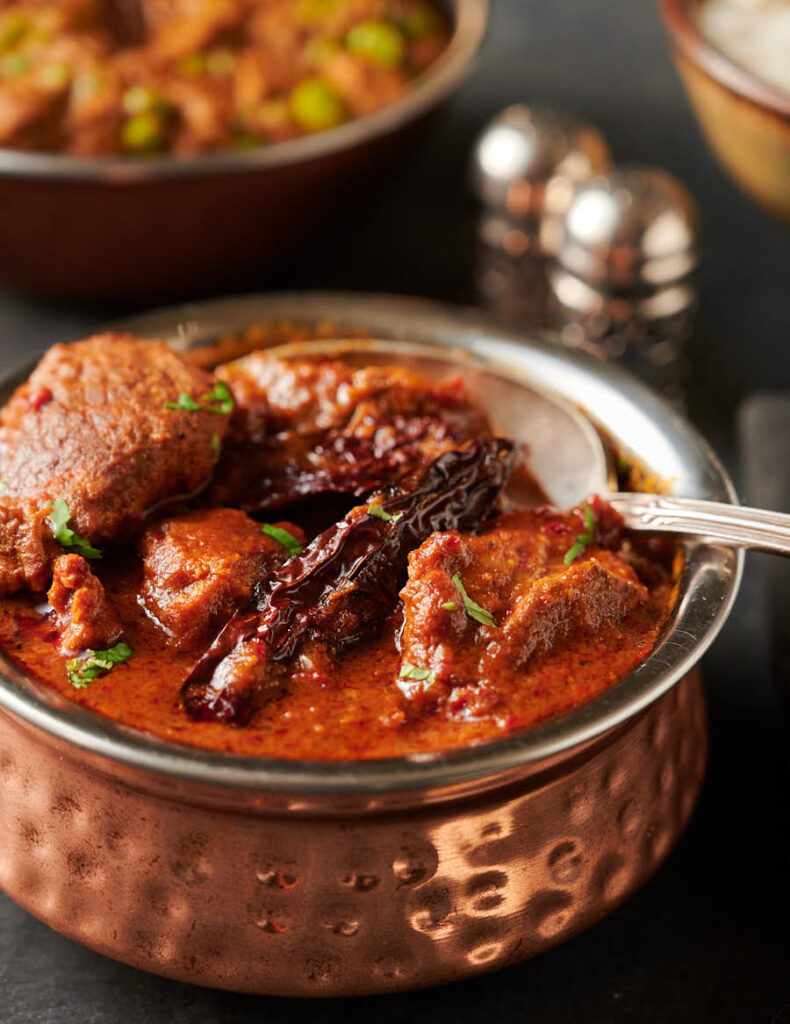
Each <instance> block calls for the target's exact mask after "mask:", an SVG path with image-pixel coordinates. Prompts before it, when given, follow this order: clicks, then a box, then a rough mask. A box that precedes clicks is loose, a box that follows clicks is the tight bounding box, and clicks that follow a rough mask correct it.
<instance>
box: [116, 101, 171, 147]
mask: <svg viewBox="0 0 790 1024" xmlns="http://www.w3.org/2000/svg"><path fill="white" fill-rule="evenodd" d="M164 140H165V124H164V121H163V120H162V117H161V115H160V114H158V113H156V112H155V111H153V110H146V111H144V112H143V113H141V114H135V115H134V117H130V118H129V119H128V121H126V122H125V123H124V125H123V128H122V129H121V142H122V144H123V148H124V149H125V150H126V151H127V152H129V153H156V152H158V151H159V150H160V149H162V146H163V144H164Z"/></svg>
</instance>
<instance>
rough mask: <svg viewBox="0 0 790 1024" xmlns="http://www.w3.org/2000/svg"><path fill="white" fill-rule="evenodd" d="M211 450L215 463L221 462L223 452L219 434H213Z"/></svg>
mask: <svg viewBox="0 0 790 1024" xmlns="http://www.w3.org/2000/svg"><path fill="white" fill-rule="evenodd" d="M211 452H212V454H213V456H214V465H216V464H217V463H218V462H219V457H220V455H221V454H222V441H220V439H219V434H212V435H211Z"/></svg>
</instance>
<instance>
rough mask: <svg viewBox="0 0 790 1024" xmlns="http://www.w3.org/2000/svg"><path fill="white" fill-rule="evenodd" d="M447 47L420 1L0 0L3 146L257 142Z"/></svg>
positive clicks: (207, 146)
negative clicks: (131, 13)
mask: <svg viewBox="0 0 790 1024" xmlns="http://www.w3.org/2000/svg"><path fill="white" fill-rule="evenodd" d="M124 6H125V7H127V8H131V9H135V8H138V7H139V12H138V14H139V16H138V17H134V18H129V17H126V18H123V17H119V16H118V15H117V14H116V13H115V12H117V11H121V12H123V10H124ZM130 22H131V24H130ZM138 22H139V24H138ZM448 41H449V24H448V22H447V21H446V20H445V18H444V16H443V15H442V14H440V13H439V11H438V9H436V8H435V7H434V6H433V5H432V4H431V3H430V2H429V0H210V2H209V0H139V3H138V2H137V0H135V2H132V3H127V4H126V5H124V4H122V3H120V2H119V0H115V2H114V3H113V2H111V0H63V2H61V3H58V4H52V3H46V2H42V0H20V2H13V0H12V2H8V0H0V146H5V147H10V148H15V149H25V150H39V151H51V152H63V153H69V154H72V155H76V156H83V157H94V156H115V155H128V156H144V155H151V154H157V153H175V154H179V155H190V154H196V153H202V152H207V151H212V150H218V149H228V148H239V149H248V148H256V147H259V146H265V145H269V144H271V143H275V142H280V141H284V140H287V139H292V138H296V137H298V136H300V135H305V134H312V133H316V132H322V131H326V130H327V129H330V128H334V127H336V126H338V125H340V124H342V123H344V122H345V121H348V120H351V119H354V118H358V117H362V116H364V115H366V114H370V113H373V112H374V111H376V110H378V109H380V108H381V107H384V106H387V105H388V104H390V103H393V102H395V101H396V100H398V99H399V98H400V97H402V96H403V95H404V94H405V93H406V92H408V90H409V89H410V87H411V84H412V82H413V81H414V79H415V78H416V77H418V76H419V75H420V74H421V72H423V71H424V70H425V69H426V68H427V67H428V66H429V65H430V64H431V63H433V62H434V61H435V60H436V59H437V58H438V57H439V56H440V54H441V53H442V52H443V51H444V50H445V48H446V46H447V44H448Z"/></svg>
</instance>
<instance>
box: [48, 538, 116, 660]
mask: <svg viewBox="0 0 790 1024" xmlns="http://www.w3.org/2000/svg"><path fill="white" fill-rule="evenodd" d="M47 600H48V601H49V603H50V604H51V605H52V607H53V608H54V609H55V614H56V616H57V621H58V631H59V634H60V635H59V642H58V646H59V648H60V651H61V653H62V654H79V653H80V652H81V651H85V650H88V649H89V648H93V649H97V650H105V649H106V648H108V647H112V646H113V644H115V643H117V642H118V641H119V640H120V639H121V636H122V635H123V629H122V628H121V623H120V622H119V621H118V616H117V615H116V614H115V609H114V608H113V607H112V605H111V604H110V603H109V601H108V600H107V595H106V594H105V593H104V587H103V586H102V585H101V582H100V581H99V580H98V579H97V578H96V577H95V576H94V575H93V573H92V572H91V569H90V566H89V565H88V563H87V562H86V561H85V559H84V558H81V557H80V556H79V555H61V556H60V558H57V559H55V564H54V566H53V567H52V586H51V587H50V588H49V591H48V593H47Z"/></svg>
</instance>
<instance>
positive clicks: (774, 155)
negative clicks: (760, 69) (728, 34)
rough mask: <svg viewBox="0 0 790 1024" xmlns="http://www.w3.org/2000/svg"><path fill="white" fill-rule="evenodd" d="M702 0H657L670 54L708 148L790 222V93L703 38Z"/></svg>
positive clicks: (744, 186) (757, 196)
mask: <svg viewBox="0 0 790 1024" xmlns="http://www.w3.org/2000/svg"><path fill="white" fill-rule="evenodd" d="M700 2H701V0H659V8H660V10H661V14H662V16H663V19H664V24H665V26H666V29H667V32H668V33H669V37H670V42H671V44H672V52H673V55H674V58H675V63H676V64H677V67H678V70H679V71H680V75H681V77H682V79H683V82H684V84H685V86H686V91H687V92H688V95H689V99H690V100H691V105H692V107H693V108H694V111H695V113H696V115H697V118H698V119H699V122H700V125H701V126H702V129H703V131H704V132H705V135H706V136H707V139H708V142H709V143H710V145H711V148H712V149H713V151H714V152H715V153H716V155H717V156H718V158H719V159H720V160H721V162H722V164H723V165H724V166H725V167H726V168H727V170H728V171H729V172H730V174H731V175H732V176H733V178H734V179H735V180H736V181H737V182H738V184H739V185H740V186H741V188H742V189H743V190H744V191H745V192H747V193H748V194H749V195H750V196H751V197H752V198H753V199H756V200H757V202H759V203H761V204H762V205H763V206H764V207H765V208H766V209H767V210H769V212H771V213H772V214H773V215H774V216H775V217H777V218H778V219H779V220H781V221H783V222H784V223H786V224H789V225H790V94H788V93H786V92H783V91H782V90H780V89H778V88H776V87H775V86H772V85H770V84H768V83H766V82H762V81H761V80H760V79H759V78H758V77H757V76H756V75H753V74H751V72H749V71H747V70H746V69H744V68H742V67H740V66H739V65H737V64H735V63H733V62H732V61H731V60H729V59H728V58H727V57H725V56H724V54H722V53H720V52H719V51H718V50H716V49H714V47H713V46H711V45H710V44H709V43H708V42H707V41H706V40H705V39H704V38H703V36H702V34H701V32H700V30H699V28H698V26H697V24H696V20H695V18H694V16H693V15H694V9H695V8H696V7H698V6H699V4H700Z"/></svg>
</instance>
